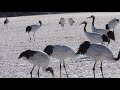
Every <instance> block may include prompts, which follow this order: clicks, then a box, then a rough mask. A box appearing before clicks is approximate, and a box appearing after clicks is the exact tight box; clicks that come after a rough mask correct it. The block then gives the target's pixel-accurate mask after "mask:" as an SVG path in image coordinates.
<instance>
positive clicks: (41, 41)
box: [0, 12, 120, 78]
mask: <svg viewBox="0 0 120 90" xmlns="http://www.w3.org/2000/svg"><path fill="white" fill-rule="evenodd" d="M91 15H95V16H96V20H95V26H96V27H97V28H105V24H106V23H108V22H109V21H110V20H111V19H113V18H118V19H120V13H115V12H114V13H100V12H99V13H97V12H96V13H68V14H55V15H54V14H51V15H35V16H22V17H10V18H9V20H10V23H9V25H8V29H7V28H6V27H4V25H3V21H4V20H5V18H0V78H30V74H29V73H30V71H31V69H32V64H30V63H29V62H27V61H25V60H22V59H20V60H18V56H19V54H20V53H21V52H23V51H25V50H27V49H32V50H43V49H44V48H45V47H46V45H48V44H61V45H68V46H69V47H71V48H72V49H73V50H74V51H75V52H76V51H77V49H78V47H79V45H80V44H81V43H82V42H83V41H86V40H88V39H87V37H86V36H85V34H84V31H83V26H84V25H79V24H80V23H81V22H83V21H84V20H87V22H88V26H87V31H91V22H92V19H86V18H87V17H88V16H91ZM61 17H64V18H65V20H66V24H65V28H64V30H62V27H61V26H60V25H59V24H58V23H59V20H60V18H61ZM70 17H72V18H73V20H74V21H75V24H74V25H73V26H70V25H69V23H68V18H70ZM39 20H41V21H42V23H43V26H42V27H41V28H40V29H39V30H38V31H37V32H36V41H35V42H34V41H33V40H32V42H30V41H29V36H28V34H27V33H25V29H26V26H28V25H31V24H38V21H39ZM115 35H116V42H114V41H111V43H110V45H109V46H108V47H109V48H110V50H111V51H112V52H113V54H114V56H115V57H117V55H118V51H119V49H120V47H119V46H120V39H119V38H120V25H118V26H117V27H116V29H115ZM81 57H84V56H83V55H80V57H78V58H76V59H73V60H71V59H67V60H65V61H66V68H67V71H68V74H69V77H70V78H93V71H92V68H93V65H94V61H83V62H80V61H81V59H80V58H81ZM82 60H83V59H82ZM85 60H87V59H85ZM50 66H52V67H53V69H54V71H55V78H59V74H60V73H59V60H56V59H53V58H51V62H50ZM99 67H100V62H98V63H97V65H96V78H101V77H102V75H101V72H100V68H99ZM37 69H38V67H36V68H35V70H34V71H33V77H34V78H37ZM103 73H104V76H105V78H119V77H120V61H118V62H115V63H111V62H107V61H104V62H103ZM62 77H63V78H66V75H65V71H64V68H63V67H62ZM40 78H52V76H51V74H50V73H44V72H43V71H42V70H41V69H40Z"/></svg>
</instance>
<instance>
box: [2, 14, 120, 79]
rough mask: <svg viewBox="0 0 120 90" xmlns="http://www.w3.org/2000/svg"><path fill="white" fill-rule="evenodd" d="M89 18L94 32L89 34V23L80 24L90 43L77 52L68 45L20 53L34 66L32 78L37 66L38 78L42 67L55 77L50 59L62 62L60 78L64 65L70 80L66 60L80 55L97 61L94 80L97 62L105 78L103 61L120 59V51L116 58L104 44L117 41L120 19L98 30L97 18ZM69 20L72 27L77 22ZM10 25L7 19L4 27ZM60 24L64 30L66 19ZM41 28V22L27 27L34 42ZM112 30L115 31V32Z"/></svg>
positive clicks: (81, 45)
mask: <svg viewBox="0 0 120 90" xmlns="http://www.w3.org/2000/svg"><path fill="white" fill-rule="evenodd" d="M88 18H92V19H93V21H92V25H91V27H92V32H88V31H87V30H86V27H87V21H83V22H82V23H80V25H82V24H84V25H85V26H84V33H85V35H86V37H87V38H88V39H89V41H83V42H82V43H81V44H80V45H79V47H78V50H77V52H74V50H73V49H72V48H70V47H68V46H67V45H47V46H46V47H45V48H44V50H43V51H34V50H31V49H29V50H26V51H23V52H22V53H20V55H19V57H18V59H24V60H27V61H28V62H30V63H31V64H33V68H32V70H31V72H30V74H31V78H32V72H33V70H34V67H35V66H38V67H39V68H38V73H37V74H38V77H39V69H40V67H42V69H43V71H45V72H48V71H49V72H50V73H51V74H52V76H53V77H55V74H54V69H53V68H52V66H51V67H50V66H49V63H50V57H53V58H56V59H59V60H60V78H61V67H62V65H61V64H62V63H63V67H64V69H65V72H66V76H67V78H69V76H68V72H67V70H66V65H65V60H66V59H67V58H70V59H74V58H76V57H78V56H79V55H80V54H83V55H87V56H88V57H90V58H91V59H92V60H94V61H95V64H94V66H93V74H94V78H95V66H96V63H97V61H100V62H101V67H100V70H101V73H102V77H104V74H103V70H102V61H104V60H108V61H113V62H115V61H118V60H119V59H120V51H119V52H118V56H117V57H114V55H113V53H112V51H111V50H110V49H109V48H108V47H107V45H105V44H104V42H107V43H108V44H110V39H111V40H114V41H115V34H114V29H115V27H116V26H117V25H118V23H119V19H116V18H114V19H113V20H111V21H110V22H108V23H107V24H106V25H105V29H97V28H96V27H95V16H94V15H92V16H90V17H88ZM88 18H87V19H88ZM68 20H69V24H70V26H72V25H73V24H74V23H75V21H74V20H73V19H72V18H69V19H68ZM8 23H9V20H8V19H7V17H6V20H5V21H4V25H5V24H8ZM59 24H60V25H61V27H62V30H63V29H64V26H65V19H64V18H61V19H60V21H59ZM41 26H42V22H41V21H39V25H30V26H27V27H26V32H28V34H29V33H30V32H33V37H34V41H35V32H36V31H37V30H39V28H40V27H41ZM111 29H113V31H112V30H111ZM29 38H30V41H31V36H30V34H29Z"/></svg>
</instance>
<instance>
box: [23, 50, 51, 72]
mask: <svg viewBox="0 0 120 90" xmlns="http://www.w3.org/2000/svg"><path fill="white" fill-rule="evenodd" d="M22 59H24V60H26V61H28V62H30V63H31V64H33V66H39V67H42V69H43V71H45V70H46V68H47V67H48V65H49V62H50V58H49V56H48V55H47V54H46V53H44V52H42V51H37V53H36V54H34V56H32V57H30V58H29V59H27V58H26V57H22Z"/></svg>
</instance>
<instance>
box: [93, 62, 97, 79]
mask: <svg viewBox="0 0 120 90" xmlns="http://www.w3.org/2000/svg"><path fill="white" fill-rule="evenodd" d="M96 63H97V61H95V64H94V66H93V74H94V78H95V65H96Z"/></svg>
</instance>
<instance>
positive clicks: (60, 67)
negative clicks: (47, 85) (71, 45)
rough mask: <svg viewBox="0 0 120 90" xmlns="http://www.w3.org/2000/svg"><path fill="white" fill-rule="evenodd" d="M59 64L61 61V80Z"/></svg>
mask: <svg viewBox="0 0 120 90" xmlns="http://www.w3.org/2000/svg"><path fill="white" fill-rule="evenodd" d="M61 62H62V60H61V61H60V78H61Z"/></svg>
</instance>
